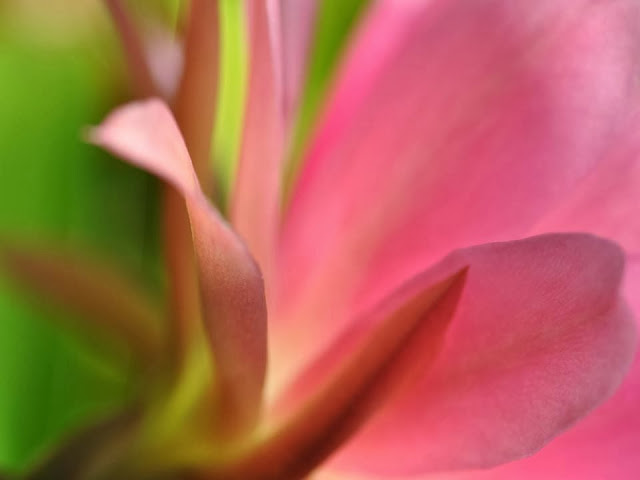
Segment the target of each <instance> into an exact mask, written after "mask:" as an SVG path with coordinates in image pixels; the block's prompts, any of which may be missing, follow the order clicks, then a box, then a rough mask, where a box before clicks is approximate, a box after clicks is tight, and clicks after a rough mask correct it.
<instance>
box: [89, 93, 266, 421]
mask: <svg viewBox="0 0 640 480" xmlns="http://www.w3.org/2000/svg"><path fill="white" fill-rule="evenodd" d="M91 139H92V140H93V142H94V143H96V144H98V145H101V146H103V147H105V148H106V149H108V150H110V151H112V152H113V153H115V154H117V155H119V156H121V157H122V158H123V159H125V160H127V161H129V162H130V163H132V164H134V165H136V166H138V167H140V168H143V169H145V170H147V171H149V172H151V173H153V174H155V175H157V176H159V177H160V178H161V179H163V180H165V181H166V182H167V183H169V184H171V185H173V186H174V187H175V188H176V190H178V191H179V192H180V193H181V194H182V195H183V196H184V198H185V202H186V205H187V209H188V211H189V217H190V220H191V230H192V236H193V246H194V249H195V253H196V258H197V261H198V272H199V279H200V288H201V291H202V297H201V300H202V307H203V314H204V320H205V325H206V327H207V328H208V330H209V332H210V340H211V344H212V349H213V354H214V357H215V360H216V374H217V376H216V379H217V382H218V384H219V391H220V395H221V398H220V409H221V412H223V413H224V414H225V418H223V419H222V421H223V422H229V423H232V424H233V425H228V426H227V427H226V428H233V429H235V428H240V427H241V426H246V425H247V424H249V423H251V422H253V421H255V419H256V415H257V413H258V409H259V405H260V401H261V395H262V386H263V381H264V375H265V368H266V320H267V312H266V304H265V298H264V288H263V283H262V277H261V275H260V271H259V269H258V267H257V266H256V264H255V263H254V261H253V260H252V258H251V256H250V254H249V252H248V251H247V250H246V248H245V246H244V245H243V244H242V242H241V241H240V239H239V238H238V237H237V236H236V234H235V233H234V232H233V231H232V230H231V229H230V228H229V227H228V226H227V224H226V223H225V222H224V220H223V219H222V218H221V216H220V215H219V214H218V212H217V211H215V210H214V209H213V207H212V206H211V205H210V204H209V202H208V201H207V199H206V198H205V196H204V194H203V193H202V191H201V190H200V187H199V184H198V180H197V178H196V175H195V172H194V170H193V166H192V164H191V160H190V158H189V155H188V153H187V149H186V146H185V144H184V141H183V140H182V136H181V134H180V131H179V130H178V126H177V125H176V123H175V121H174V119H173V117H172V115H171V112H170V111H169V109H168V107H167V106H166V105H165V104H164V103H162V102H160V101H158V100H149V101H145V102H139V103H133V104H130V105H127V106H125V107H122V108H120V109H118V110H116V111H115V112H113V113H112V114H111V115H109V117H108V118H107V119H106V120H105V121H104V122H103V123H102V125H101V126H99V127H97V128H95V129H94V130H93V131H92V132H91Z"/></svg>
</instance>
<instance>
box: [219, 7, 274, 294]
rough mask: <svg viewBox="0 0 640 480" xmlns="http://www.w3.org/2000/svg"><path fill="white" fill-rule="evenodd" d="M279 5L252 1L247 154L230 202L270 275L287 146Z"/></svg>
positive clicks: (239, 227)
mask: <svg viewBox="0 0 640 480" xmlns="http://www.w3.org/2000/svg"><path fill="white" fill-rule="evenodd" d="M277 5H278V4H277V2H275V1H267V2H253V3H251V4H250V5H249V7H250V12H249V13H250V29H249V30H250V37H251V38H250V52H249V58H250V59H251V60H250V65H249V93H248V99H247V102H248V103H247V110H246V112H245V128H244V137H243V147H242V156H241V159H240V164H239V169H238V178H237V181H236V185H235V190H234V192H233V198H232V205H231V218H232V223H233V226H234V228H235V229H236V230H237V231H238V233H239V234H240V235H241V236H242V237H243V239H244V240H245V241H246V243H247V246H248V247H249V250H250V251H251V253H252V254H253V256H254V258H255V259H256V260H257V262H258V264H259V265H260V267H261V269H262V271H263V273H264V274H265V277H266V278H267V279H268V278H269V272H270V271H271V263H272V262H273V251H274V249H275V245H274V244H275V239H276V233H277V228H278V226H279V219H280V179H281V176H282V173H281V168H280V165H281V162H282V155H283V146H284V145H283V142H284V116H283V111H282V107H283V106H282V91H281V89H282V80H281V78H280V77H281V71H280V70H281V65H280V63H281V60H280V58H279V57H278V53H277V52H278V49H279V48H280V45H279V41H280V39H279V34H280V31H279V26H278V21H277V20H278V19H277V17H278V15H279V13H278V11H277ZM268 285H269V282H268V281H267V286H268Z"/></svg>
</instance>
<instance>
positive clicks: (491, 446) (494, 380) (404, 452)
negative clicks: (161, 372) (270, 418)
mask: <svg viewBox="0 0 640 480" xmlns="http://www.w3.org/2000/svg"><path fill="white" fill-rule="evenodd" d="M446 262H453V263H454V264H458V265H465V264H466V265H469V268H468V271H467V277H466V282H465V284H464V288H463V291H462V293H461V295H460V299H459V301H458V303H457V308H456V311H455V313H454V315H453V317H452V318H451V320H450V321H449V322H450V324H449V327H448V330H447V333H446V337H445V340H444V345H443V346H442V350H441V352H440V353H439V355H438V357H437V359H436V361H435V363H434V364H433V365H432V366H431V368H427V369H421V365H420V362H419V360H416V362H415V364H414V368H416V372H417V373H416V374H415V378H414V380H413V381H412V382H409V383H407V384H406V385H405V388H404V390H403V392H402V393H401V394H399V395H398V396H396V397H394V398H393V400H392V401H390V402H388V403H387V404H385V406H384V407H383V409H382V410H381V411H380V412H379V414H378V415H377V416H376V417H374V418H373V419H372V420H371V421H370V422H369V423H367V424H366V425H365V426H364V427H363V429H362V430H361V431H360V432H359V433H358V434H356V436H355V437H354V438H353V439H352V440H351V441H350V442H349V443H348V444H347V445H346V446H345V448H343V449H342V450H340V451H339V452H337V453H336V454H335V456H334V457H333V458H332V460H331V461H330V464H329V466H330V468H335V469H338V470H342V471H347V472H355V473H371V474H381V475H382V474H384V475H391V476H392V475H401V474H420V473H426V472H432V471H447V470H457V469H464V468H477V467H489V466H493V465H497V464H499V463H503V462H506V461H510V460H514V459H517V458H520V457H523V456H526V455H529V454H531V453H533V452H534V451H536V450H537V449H539V448H540V447H542V446H543V445H544V444H545V443H546V442H548V441H549V440H550V439H551V438H553V437H554V436H555V435H557V434H558V433H559V432H561V431H562V430H564V429H566V428H568V427H570V426H572V425H573V423H574V422H575V421H577V420H578V419H580V418H581V417H582V416H584V415H585V414H586V413H587V412H589V411H590V410H591V409H593V408H594V407H595V406H597V405H598V404H600V403H601V402H602V401H603V400H604V399H605V398H606V397H608V396H609V395H611V394H612V393H613V391H614V389H615V388H616V387H617V386H618V385H619V383H620V382H621V381H622V378H623V376H624V374H625V373H626V371H627V368H628V366H629V364H630V362H631V359H632V358H633V354H634V350H635V343H636V342H635V323H634V321H633V319H632V317H631V315H630V312H629V309H628V308H626V306H625V305H624V303H623V302H622V301H621V298H620V296H619V293H620V292H619V286H620V281H621V276H622V268H623V255H622V252H621V251H620V250H619V249H618V248H616V247H615V246H614V245H613V244H611V243H609V242H607V241H605V240H602V239H598V238H596V237H591V236H588V235H583V234H566V235H564V234H558V235H547V236H540V237H532V238H529V239H526V240H521V241H515V242H507V243H498V244H489V245H483V246H479V247H472V248H470V249H466V250H461V251H458V252H456V253H455V254H453V256H451V257H449V258H448V259H447V260H445V263H446Z"/></svg>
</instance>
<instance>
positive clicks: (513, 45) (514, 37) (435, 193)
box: [270, 0, 640, 390]
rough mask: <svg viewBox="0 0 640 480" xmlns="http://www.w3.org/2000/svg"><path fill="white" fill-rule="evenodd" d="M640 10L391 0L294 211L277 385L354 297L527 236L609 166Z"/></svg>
mask: <svg viewBox="0 0 640 480" xmlns="http://www.w3.org/2000/svg"><path fill="white" fill-rule="evenodd" d="M637 6H638V5H637V3H636V2H631V1H628V0H617V1H610V2H600V1H595V0H578V1H575V2H558V1H557V0H541V1H536V2H513V1H508V0H478V1H474V2H470V3H469V2H450V1H425V2H423V1H401V0H386V1H381V2H378V3H377V4H376V7H375V8H374V9H373V10H372V11H371V14H370V16H369V17H368V20H367V21H366V22H365V24H364V28H363V29H362V30H361V32H360V35H359V36H358V37H356V38H357V39H356V41H355V43H354V44H353V45H352V48H351V49H350V51H349V52H348V53H347V56H346V61H345V63H344V64H343V67H342V69H341V70H340V72H339V75H338V81H337V83H336V84H337V85H338V86H339V87H338V89H337V90H336V91H335V92H334V94H333V99H332V101H331V102H330V104H329V107H328V109H327V111H326V113H325V116H324V120H323V123H322V126H321V128H320V130H319V132H318V134H317V136H316V137H315V140H314V142H313V143H312V146H311V148H310V151H309V152H308V156H307V159H306V161H305V164H304V168H303V170H302V171H301V173H300V177H299V181H298V183H297V185H296V188H295V190H294V194H293V198H292V200H291V204H290V205H289V209H288V212H287V214H286V217H285V220H284V227H283V233H282V238H281V242H280V249H279V255H280V261H279V268H280V270H279V275H280V276H279V283H278V285H277V292H276V293H277V294H278V308H277V309H275V313H276V315H275V317H276V320H277V322H274V323H272V326H271V328H270V346H271V350H270V354H272V356H271V357H270V358H271V365H272V366H273V369H272V370H273V371H274V372H275V374H274V376H273V377H272V379H273V381H272V383H273V386H270V388H271V389H272V390H277V389H278V388H280V386H281V385H282V384H284V383H286V381H287V379H289V378H291V375H292V374H293V371H294V370H295V369H296V367H297V365H296V364H297V362H289V361H287V360H286V359H287V358H291V356H293V357H294V358H305V357H307V356H311V355H313V354H315V353H317V352H318V351H321V350H322V349H323V348H325V347H326V345H328V343H329V342H330V341H331V338H332V336H333V335H334V334H336V332H339V331H340V330H341V328H343V327H344V325H345V324H346V323H348V321H349V319H350V318H352V317H351V313H350V312H351V310H352V309H353V308H354V306H355V307H356V308H359V307H360V306H361V305H371V304H373V303H375V301H376V299H378V298H380V297H382V296H383V295H384V294H386V293H387V292H389V291H390V290H391V289H393V287H394V286H395V285H397V284H399V283H400V282H401V281H402V280H403V279H405V278H407V277H408V276H411V275H413V274H415V273H416V272H417V271H419V270H421V269H424V268H425V267H426V266H428V265H430V264H431V263H432V262H434V261H435V260H437V259H438V258H440V257H441V256H443V255H444V254H446V253H447V252H448V251H450V250H451V249H452V248H458V247H463V246H466V245H472V244H477V243H484V242H487V241H494V240H505V239H511V238H517V237H521V236H524V235H526V233H527V232H528V231H529V230H530V229H531V228H532V227H533V224H534V223H535V222H537V221H538V220H539V219H540V218H541V217H542V216H543V215H544V214H546V212H547V211H549V209H550V208H551V207H552V206H553V205H555V204H556V203H557V202H558V201H560V200H562V199H564V198H565V196H566V195H567V192H569V191H571V189H572V188H573V187H574V186H575V185H576V183H578V182H580V181H582V179H583V178H585V177H586V176H587V175H588V174H589V173H590V172H591V170H592V169H593V168H595V166H596V165H597V163H598V161H599V160H600V159H601V153H602V152H603V151H605V150H606V149H607V148H608V147H609V145H608V143H609V140H610V134H611V133H612V132H615V131H616V130H618V129H619V123H620V122H621V121H623V120H622V119H625V118H626V112H627V111H628V110H629V109H630V108H632V107H630V104H632V103H634V98H636V97H632V92H636V91H637V90H638V89H637V88H636V85H637V73H638V72H637V70H636V66H637V64H638V62H637V58H638V47H640V35H638V31H637V30H638V25H639V23H638V22H637V17H638V15H637V12H638V8H637ZM292 299H293V300H292ZM294 301H295V302H297V303H294ZM276 375H277V376H276ZM270 383H271V382H270Z"/></svg>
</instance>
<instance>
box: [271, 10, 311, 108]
mask: <svg viewBox="0 0 640 480" xmlns="http://www.w3.org/2000/svg"><path fill="white" fill-rule="evenodd" d="M280 3H281V7H280V10H281V16H282V64H283V82H284V112H285V116H286V118H287V119H288V120H291V118H292V116H293V115H294V114H295V112H296V108H297V107H298V100H299V98H300V93H301V90H302V84H303V82H304V79H305V78H304V74H305V69H306V67H307V56H308V53H309V46H310V44H311V38H312V36H313V31H314V20H315V14H316V10H317V9H318V0H280Z"/></svg>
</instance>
